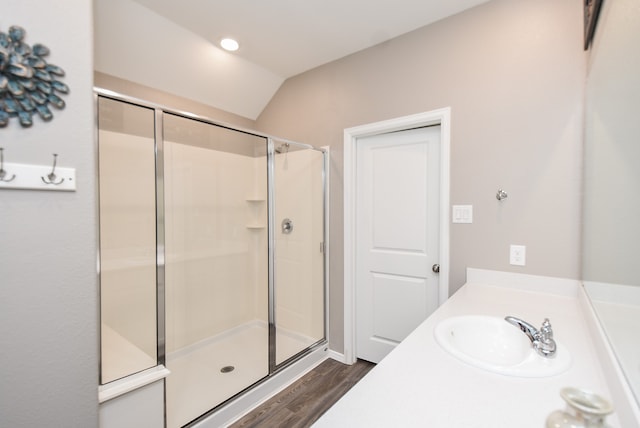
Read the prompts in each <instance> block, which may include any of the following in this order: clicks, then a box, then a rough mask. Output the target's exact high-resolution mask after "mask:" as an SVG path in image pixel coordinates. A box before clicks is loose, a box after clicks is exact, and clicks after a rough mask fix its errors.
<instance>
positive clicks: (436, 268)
mask: <svg viewBox="0 0 640 428" xmlns="http://www.w3.org/2000/svg"><path fill="white" fill-rule="evenodd" d="M431 270H432V271H434V272H435V273H440V265H439V264H438V263H436V264H434V265H433V266H431Z"/></svg>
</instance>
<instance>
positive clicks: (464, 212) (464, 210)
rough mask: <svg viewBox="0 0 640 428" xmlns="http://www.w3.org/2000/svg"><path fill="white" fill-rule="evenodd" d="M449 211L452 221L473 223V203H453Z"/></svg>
mask: <svg viewBox="0 0 640 428" xmlns="http://www.w3.org/2000/svg"><path fill="white" fill-rule="evenodd" d="M451 212H452V219H451V221H452V222H453V223H473V205H454V206H453V209H452V210H451Z"/></svg>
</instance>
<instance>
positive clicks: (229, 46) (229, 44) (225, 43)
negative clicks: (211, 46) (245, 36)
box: [220, 38, 240, 52]
mask: <svg viewBox="0 0 640 428" xmlns="http://www.w3.org/2000/svg"><path fill="white" fill-rule="evenodd" d="M220 46H222V49H224V50H227V51H229V52H234V51H237V50H238V48H239V47H240V45H239V44H238V42H237V41H235V40H233V39H229V38H226V39H222V40H220Z"/></svg>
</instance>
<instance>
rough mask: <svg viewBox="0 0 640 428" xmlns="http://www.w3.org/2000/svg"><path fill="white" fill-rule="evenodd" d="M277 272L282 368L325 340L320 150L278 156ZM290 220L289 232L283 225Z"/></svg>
mask: <svg viewBox="0 0 640 428" xmlns="http://www.w3.org/2000/svg"><path fill="white" fill-rule="evenodd" d="M274 176H275V220H276V243H275V251H276V257H275V274H276V285H275V293H276V326H277V342H276V349H277V358H276V362H277V363H278V364H280V363H282V362H283V361H285V360H286V359H288V358H290V357H291V356H293V355H295V354H296V353H297V352H300V351H302V350H303V349H306V348H307V347H308V346H309V345H311V344H313V343H315V342H317V341H319V340H320V339H322V338H323V337H324V273H323V272H324V271H323V270H324V252H323V244H324V217H323V214H324V193H323V191H324V188H323V178H324V177H323V155H322V153H321V152H319V151H317V150H311V149H303V150H294V149H292V150H289V151H287V152H286V153H281V154H277V155H276V156H275V164H274ZM285 218H287V219H290V220H291V221H292V224H293V230H292V231H291V232H290V233H285V232H284V231H282V230H281V227H280V225H281V222H282V221H283V220H284V219H285Z"/></svg>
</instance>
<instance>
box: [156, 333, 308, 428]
mask: <svg viewBox="0 0 640 428" xmlns="http://www.w3.org/2000/svg"><path fill="white" fill-rule="evenodd" d="M267 333H268V327H267V325H266V323H264V322H261V321H255V322H250V323H247V324H244V325H242V326H239V327H235V328H233V329H232V330H230V331H227V332H224V333H221V334H218V335H216V336H214V337H211V338H208V339H205V340H203V341H200V342H198V343H196V344H194V345H191V346H189V347H187V348H183V349H181V350H179V351H176V352H172V353H170V354H168V355H167V359H166V366H167V368H168V369H169V370H170V371H171V374H170V375H169V376H168V377H167V379H166V410H167V427H168V428H177V427H181V426H183V425H185V424H188V423H189V422H191V421H193V420H194V419H196V418H198V417H199V416H201V415H203V414H204V413H206V412H208V411H209V410H211V409H212V408H214V407H216V406H218V405H219V404H221V403H223V402H224V401H226V400H228V399H229V398H231V397H233V396H234V395H236V394H238V393H239V392H241V391H243V390H244V389H246V388H248V387H249V386H251V385H253V384H254V383H256V382H258V381H259V380H260V379H262V378H264V377H266V376H267V375H268V372H269V364H268V361H269V344H268V334H267ZM314 342H315V341H314V340H313V339H310V338H307V337H305V336H301V335H299V334H294V333H287V332H282V331H281V330H280V331H279V333H278V337H277V344H276V349H277V356H276V361H278V362H280V361H283V360H286V359H287V358H288V357H290V356H293V355H295V354H297V353H298V352H300V351H302V350H304V349H306V348H308V347H309V346H310V345H312V344H313V343H314ZM230 367H233V370H230Z"/></svg>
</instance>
